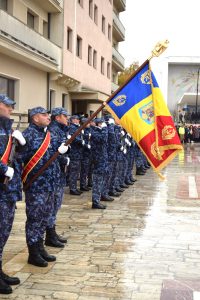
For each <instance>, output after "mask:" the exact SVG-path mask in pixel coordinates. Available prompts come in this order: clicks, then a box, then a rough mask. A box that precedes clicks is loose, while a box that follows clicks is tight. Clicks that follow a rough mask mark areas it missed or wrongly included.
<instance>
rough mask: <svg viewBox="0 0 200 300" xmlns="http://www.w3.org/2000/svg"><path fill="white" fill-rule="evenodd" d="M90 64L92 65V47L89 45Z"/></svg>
mask: <svg viewBox="0 0 200 300" xmlns="http://www.w3.org/2000/svg"><path fill="white" fill-rule="evenodd" d="M88 64H89V65H90V66H91V65H92V47H91V46H90V45H88Z"/></svg>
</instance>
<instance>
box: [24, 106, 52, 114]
mask: <svg viewBox="0 0 200 300" xmlns="http://www.w3.org/2000/svg"><path fill="white" fill-rule="evenodd" d="M46 113H49V111H48V110H46V109H45V108H44V107H41V106H37V107H34V108H32V109H30V110H29V116H30V117H33V116H34V115H36V114H46Z"/></svg>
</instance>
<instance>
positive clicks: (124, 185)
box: [120, 183, 128, 189]
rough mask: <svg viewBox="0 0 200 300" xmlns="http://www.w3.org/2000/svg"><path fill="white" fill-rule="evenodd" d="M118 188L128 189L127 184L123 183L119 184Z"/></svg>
mask: <svg viewBox="0 0 200 300" xmlns="http://www.w3.org/2000/svg"><path fill="white" fill-rule="evenodd" d="M120 188H122V189H127V188H128V185H127V184H125V183H123V184H120Z"/></svg>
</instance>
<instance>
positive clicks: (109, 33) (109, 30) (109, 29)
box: [108, 24, 111, 41]
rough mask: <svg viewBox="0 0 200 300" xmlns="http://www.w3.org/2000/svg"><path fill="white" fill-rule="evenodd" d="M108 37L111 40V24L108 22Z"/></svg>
mask: <svg viewBox="0 0 200 300" xmlns="http://www.w3.org/2000/svg"><path fill="white" fill-rule="evenodd" d="M108 39H109V41H111V25H110V24H108Z"/></svg>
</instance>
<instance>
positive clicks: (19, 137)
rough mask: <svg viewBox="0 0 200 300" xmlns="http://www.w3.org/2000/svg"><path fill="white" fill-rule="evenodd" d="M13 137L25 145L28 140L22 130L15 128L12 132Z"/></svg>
mask: <svg viewBox="0 0 200 300" xmlns="http://www.w3.org/2000/svg"><path fill="white" fill-rule="evenodd" d="M12 137H14V138H15V139H16V140H18V142H19V143H20V145H22V146H24V145H25V144H26V140H25V138H24V137H23V135H22V133H21V131H19V130H14V131H13V133H12Z"/></svg>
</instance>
